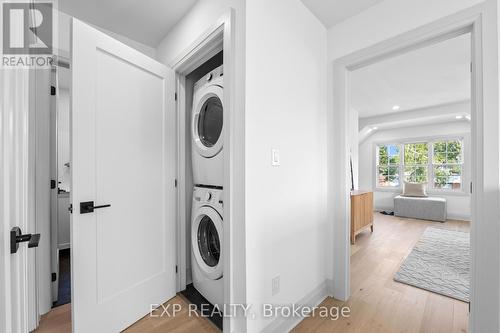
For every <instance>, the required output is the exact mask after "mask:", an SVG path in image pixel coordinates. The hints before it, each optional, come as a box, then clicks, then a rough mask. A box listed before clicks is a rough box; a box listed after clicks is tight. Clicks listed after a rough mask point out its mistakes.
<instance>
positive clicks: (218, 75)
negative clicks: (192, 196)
mask: <svg viewBox="0 0 500 333" xmlns="http://www.w3.org/2000/svg"><path fill="white" fill-rule="evenodd" d="M223 89H224V86H223V68H222V66H220V67H217V68H216V69H214V70H213V71H211V72H210V73H208V74H206V75H205V76H204V77H203V78H201V79H200V80H198V81H197V82H196V83H195V85H194V93H193V109H192V117H191V137H192V140H191V141H192V161H193V181H194V184H195V185H213V186H223V178H224V158H223V149H222V148H223V141H224V135H223V115H224V112H223V111H224V98H223V97H224V94H223Z"/></svg>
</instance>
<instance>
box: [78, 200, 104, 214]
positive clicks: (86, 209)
mask: <svg viewBox="0 0 500 333" xmlns="http://www.w3.org/2000/svg"><path fill="white" fill-rule="evenodd" d="M106 207H111V205H100V206H94V202H93V201H84V202H80V214H87V213H93V212H94V209H99V208H106Z"/></svg>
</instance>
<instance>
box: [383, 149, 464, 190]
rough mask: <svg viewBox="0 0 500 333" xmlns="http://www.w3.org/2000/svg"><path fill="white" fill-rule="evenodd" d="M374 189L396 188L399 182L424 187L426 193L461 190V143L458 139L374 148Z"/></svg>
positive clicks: (399, 184) (399, 185)
mask: <svg viewBox="0 0 500 333" xmlns="http://www.w3.org/2000/svg"><path fill="white" fill-rule="evenodd" d="M376 159H377V160H376V174H377V179H376V186H377V187H378V188H399V187H401V182H400V179H403V180H405V181H407V182H412V183H428V187H429V189H431V190H432V189H434V190H451V191H453V190H461V189H462V183H463V175H462V172H463V171H462V167H463V143H462V140H460V139H446V140H437V141H432V142H410V143H392V144H382V145H377V157H376Z"/></svg>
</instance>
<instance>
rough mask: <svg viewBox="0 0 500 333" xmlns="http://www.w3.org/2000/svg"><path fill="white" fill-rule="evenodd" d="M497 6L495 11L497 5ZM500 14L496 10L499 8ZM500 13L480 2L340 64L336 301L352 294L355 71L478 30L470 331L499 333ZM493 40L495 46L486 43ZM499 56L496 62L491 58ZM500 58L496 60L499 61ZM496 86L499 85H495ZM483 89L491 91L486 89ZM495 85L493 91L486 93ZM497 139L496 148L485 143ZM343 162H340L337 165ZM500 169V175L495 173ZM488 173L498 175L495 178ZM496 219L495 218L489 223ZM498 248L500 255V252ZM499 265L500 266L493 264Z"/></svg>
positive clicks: (331, 144) (333, 198) (333, 177)
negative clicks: (352, 73)
mask: <svg viewBox="0 0 500 333" xmlns="http://www.w3.org/2000/svg"><path fill="white" fill-rule="evenodd" d="M492 7H493V6H492ZM495 9H496V8H495ZM496 20H497V17H496V13H495V10H494V9H493V8H489V7H488V6H487V5H478V6H475V7H471V8H470V9H467V10H464V11H462V12H459V13H457V14H454V15H451V16H449V17H445V18H443V19H440V20H438V21H436V22H434V23H431V24H428V25H425V26H423V27H420V28H417V29H415V30H413V31H410V32H407V33H404V34H402V35H399V36H397V37H394V38H391V39H388V40H386V41H383V42H381V43H378V44H376V45H374V46H371V47H368V48H366V49H363V50H360V51H356V52H354V53H351V54H349V55H347V56H344V57H342V58H339V59H336V60H334V61H333V62H332V63H331V64H330V66H331V67H330V70H331V72H330V73H331V74H332V75H333V105H332V109H331V110H330V112H328V120H327V121H328V124H327V128H328V143H327V144H328V149H327V151H328V164H329V165H330V167H329V170H332V173H331V174H330V175H329V177H328V202H329V207H328V210H329V215H330V216H332V219H333V221H332V223H333V244H334V248H333V251H334V252H333V272H332V273H333V281H334V282H333V290H332V291H333V296H334V297H335V298H337V299H341V300H347V299H348V298H349V297H350V242H349V233H350V200H349V189H350V187H349V181H348V180H349V167H348V162H349V154H348V153H349V151H348V148H347V144H348V135H349V132H348V130H347V129H349V128H351V127H350V126H349V125H350V124H349V116H348V115H349V103H350V101H349V98H350V97H349V96H350V93H349V89H350V85H349V72H350V71H352V70H355V69H357V68H361V67H364V66H367V65H369V64H372V63H376V62H378V61H381V60H383V59H387V58H390V57H394V56H397V55H400V54H402V53H405V52H408V51H410V50H413V49H417V48H420V47H423V46H425V45H430V44H433V43H436V42H439V41H443V40H446V39H449V38H452V37H454V36H458V35H460V34H463V33H466V32H470V33H471V36H472V38H471V40H472V63H473V72H472V80H471V82H472V91H471V93H472V94H471V108H472V110H471V116H472V123H471V124H472V125H471V127H472V130H471V132H472V133H471V140H472V145H471V147H473V148H472V149H473V154H472V161H473V162H472V163H471V164H472V165H471V167H472V176H471V178H472V182H473V184H474V191H473V193H472V194H471V210H472V220H473V221H474V223H472V224H471V256H472V267H471V309H470V322H469V326H470V332H476V333H477V332H496V331H498V327H499V323H498V313H499V301H498V298H499V294H498V291H499V286H498V281H499V269H498V268H499V263H498V261H499V260H498V255H499V253H498V241H499V239H498V238H499V233H498V231H499V227H498V226H497V224H498V220H497V217H498V216H500V209H499V206H500V205H498V202H497V201H498V198H499V188H498V184H499V175H498V170H499V169H500V168H499V152H498V127H499V126H498V119H499V118H498V80H497V79H498V59H497V58H496V57H494V56H495V55H496V56H498V53H497V51H498V50H495V47H496V46H498V45H497V44H496V45H492V44H494V43H493V41H494V39H495V38H497V36H498V32H497V31H495V29H496V24H495V22H496ZM486 39H487V41H489V42H490V43H488V44H487V43H484V41H485V40H486ZM489 52H491V57H490V56H489V54H490V53H489ZM495 61H496V63H495ZM495 84H496V86H494V85H495ZM483 86H484V87H485V89H483ZM486 88H487V89H486ZM485 142H486V143H487V142H490V145H488V147H485V145H484V143H485ZM337 161H338V162H337ZM495 170H496V172H495ZM486 171H490V172H489V173H487V172H486ZM488 219H489V220H488ZM495 251H496V252H495ZM492 262H494V263H492Z"/></svg>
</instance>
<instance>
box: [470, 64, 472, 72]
mask: <svg viewBox="0 0 500 333" xmlns="http://www.w3.org/2000/svg"><path fill="white" fill-rule="evenodd" d="M470 72H471V73H472V62H471V63H470Z"/></svg>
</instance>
